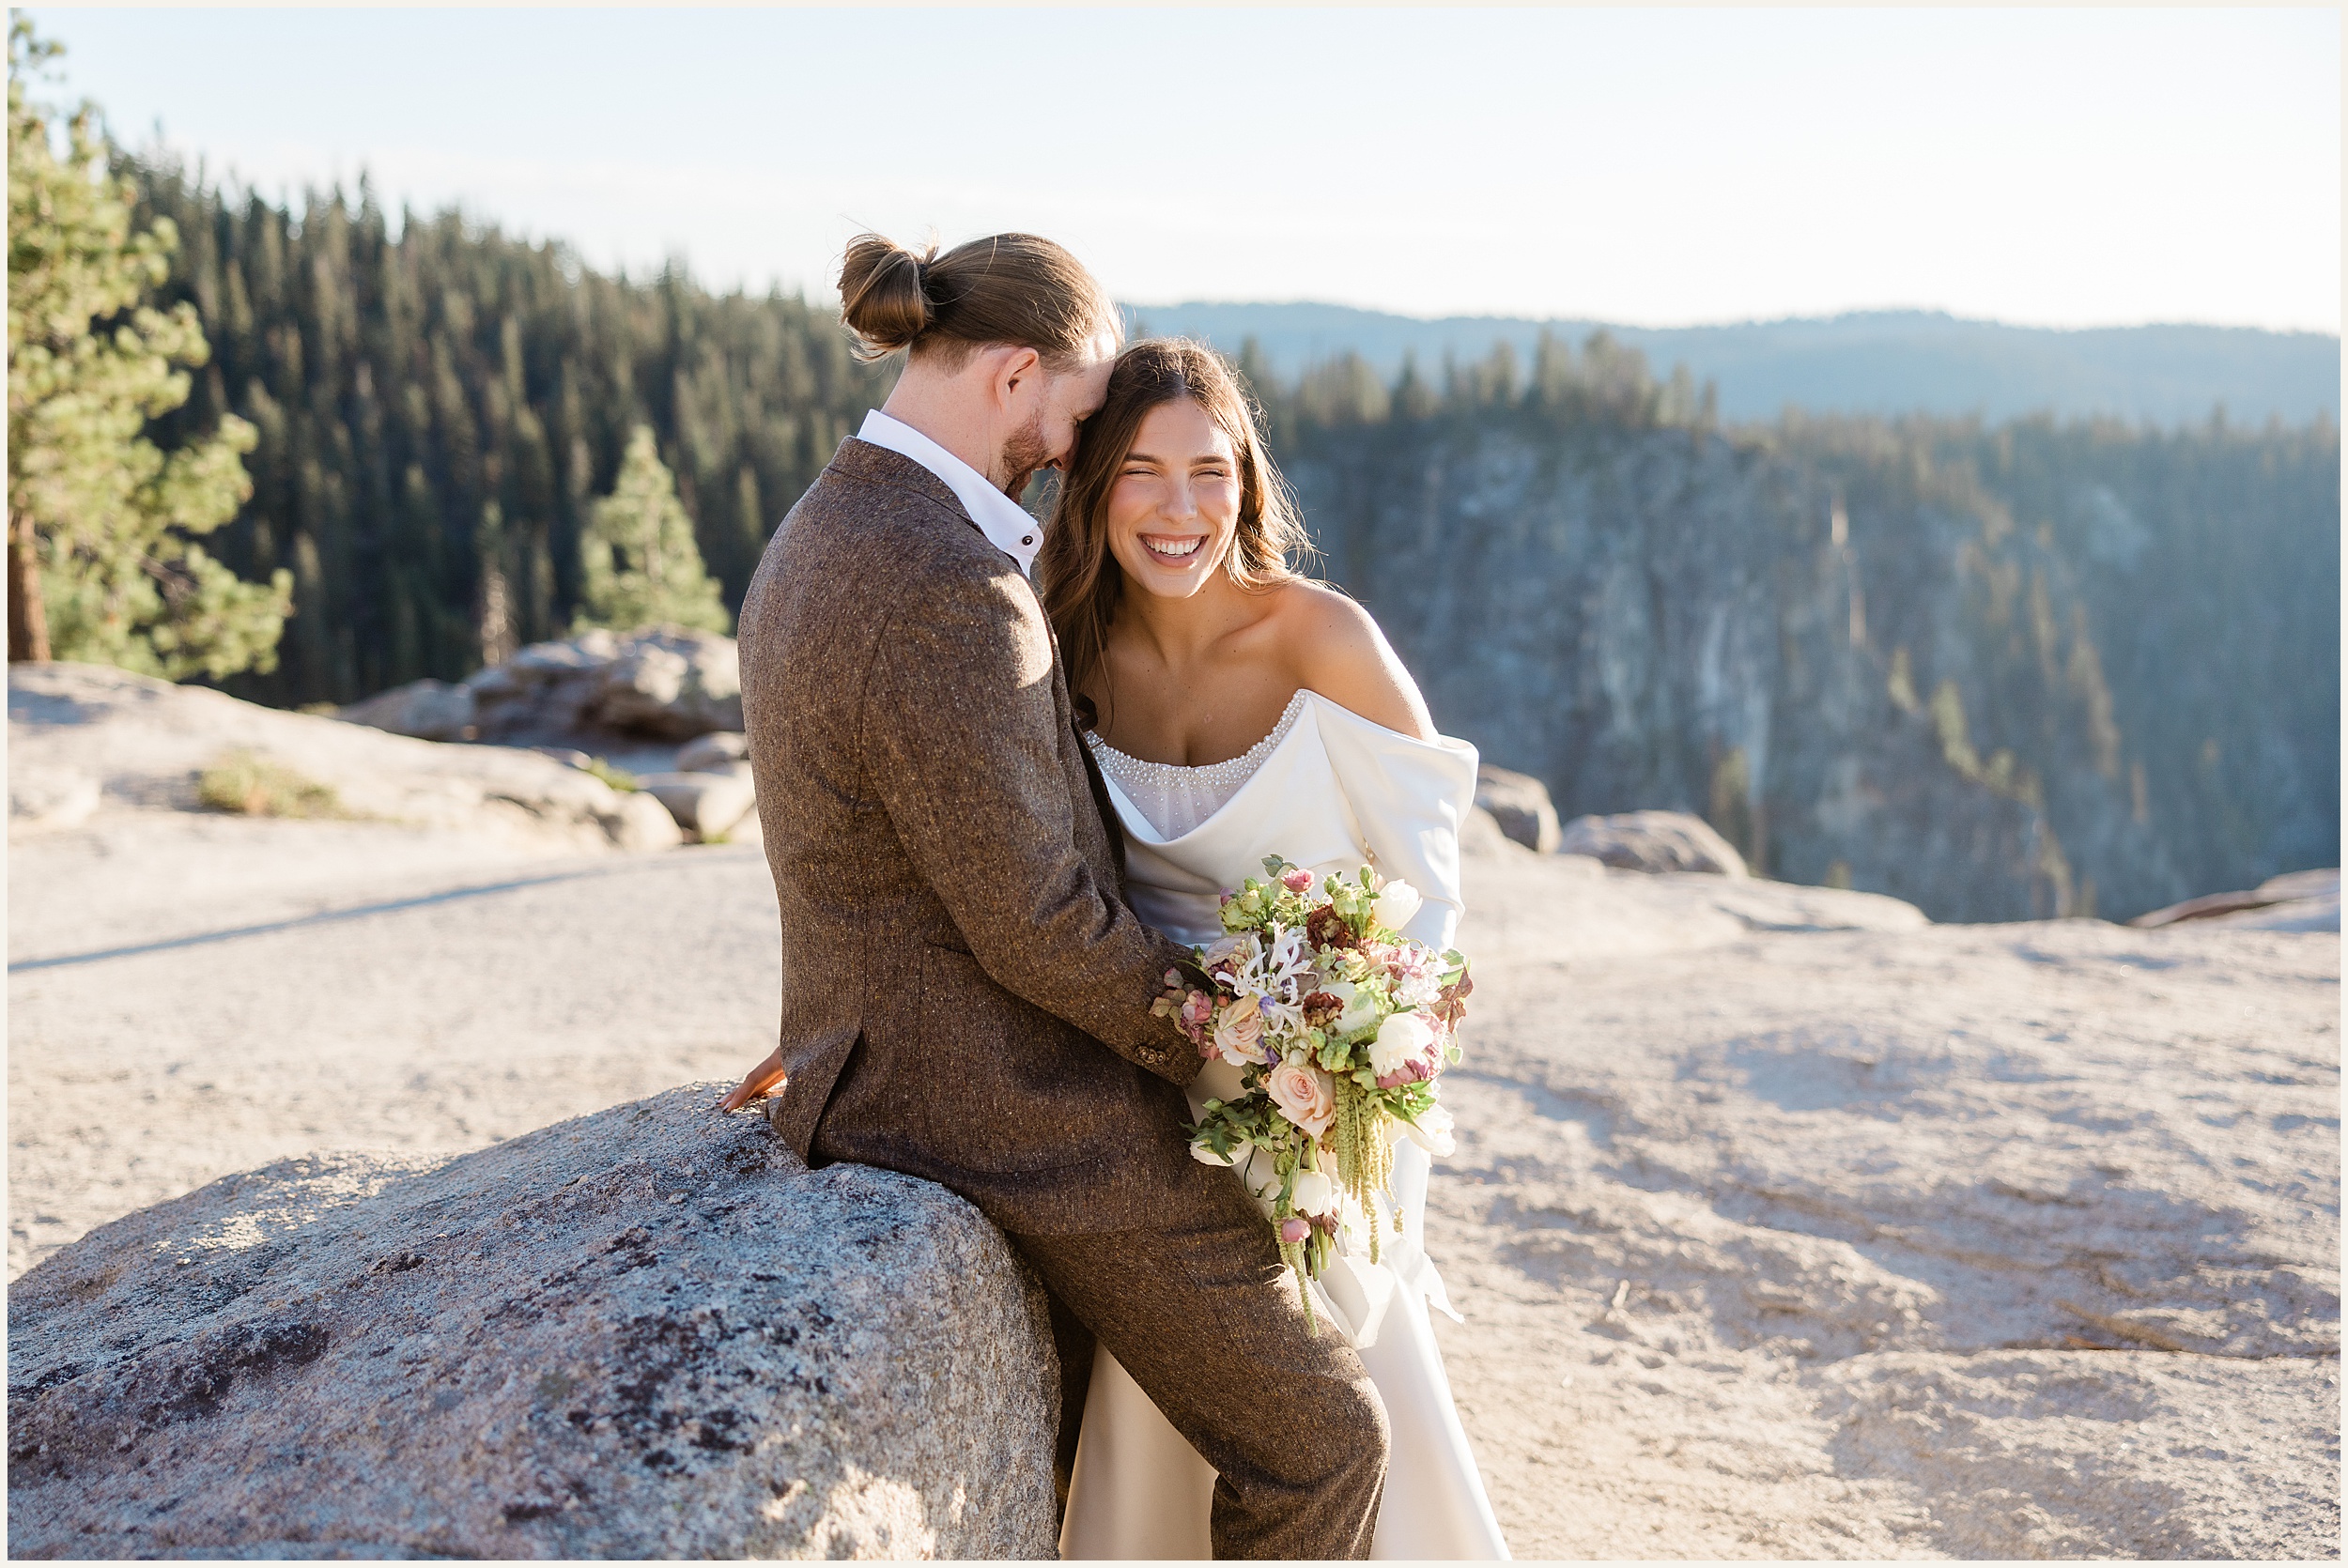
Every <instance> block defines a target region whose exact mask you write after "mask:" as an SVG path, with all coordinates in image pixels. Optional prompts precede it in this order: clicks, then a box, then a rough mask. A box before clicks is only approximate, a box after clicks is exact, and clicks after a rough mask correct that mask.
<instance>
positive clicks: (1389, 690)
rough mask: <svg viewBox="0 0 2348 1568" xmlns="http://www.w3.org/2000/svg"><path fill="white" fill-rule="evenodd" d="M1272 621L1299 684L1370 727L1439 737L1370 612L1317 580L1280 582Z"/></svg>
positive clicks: (1278, 648) (1277, 646) (1279, 649)
mask: <svg viewBox="0 0 2348 1568" xmlns="http://www.w3.org/2000/svg"><path fill="white" fill-rule="evenodd" d="M1273 592H1274V594H1275V595H1276V599H1275V602H1274V605H1273V607H1272V613H1271V614H1270V615H1269V616H1267V617H1266V620H1267V621H1268V622H1269V623H1270V624H1269V627H1268V628H1267V629H1269V630H1270V631H1271V633H1272V635H1273V642H1274V651H1275V654H1276V656H1277V657H1278V658H1279V660H1280V662H1281V663H1282V664H1283V665H1285V666H1286V667H1287V668H1288V669H1289V671H1290V674H1291V675H1292V676H1293V677H1294V678H1295V681H1296V684H1298V685H1300V686H1303V687H1305V688H1306V689H1307V690H1310V691H1316V692H1319V693H1320V694H1321V696H1323V697H1325V698H1327V699H1329V700H1330V701H1332V702H1335V703H1336V704H1337V706H1339V707H1341V708H1345V709H1347V710H1349V711H1351V712H1352V713H1356V714H1359V715H1361V716H1362V717H1364V718H1366V719H1367V720H1369V721H1370V722H1371V723H1372V724H1383V725H1384V726H1385V727H1386V728H1387V729H1389V730H1399V731H1400V732H1401V733H1403V734H1406V735H1416V736H1417V737H1419V738H1420V739H1421V740H1432V739H1434V736H1435V726H1434V721H1433V720H1432V719H1430V718H1429V716H1428V713H1427V702H1426V699H1424V698H1422V697H1421V696H1420V695H1419V690H1418V683H1417V682H1415V681H1413V680H1412V679H1411V672H1410V671H1409V670H1408V669H1404V668H1403V666H1402V661H1401V659H1400V658H1398V657H1397V656H1396V654H1395V651H1394V648H1393V645H1392V644H1390V643H1388V642H1387V641H1386V634H1385V633H1384V632H1383V631H1381V630H1379V628H1378V622H1377V620H1376V618H1375V617H1373V616H1372V615H1371V614H1370V613H1369V611H1367V610H1366V609H1364V608H1363V607H1361V606H1360V605H1358V604H1356V603H1355V602H1354V601H1353V600H1352V599H1350V598H1348V597H1346V595H1344V594H1342V593H1340V592H1337V591H1336V589H1334V588H1327V587H1324V586H1322V585H1321V584H1320V583H1317V582H1307V581H1305V580H1304V579H1302V578H1299V579H1296V580H1293V581H1290V582H1285V583H1282V584H1281V585H1280V586H1279V587H1278V588H1276V589H1274V590H1273Z"/></svg>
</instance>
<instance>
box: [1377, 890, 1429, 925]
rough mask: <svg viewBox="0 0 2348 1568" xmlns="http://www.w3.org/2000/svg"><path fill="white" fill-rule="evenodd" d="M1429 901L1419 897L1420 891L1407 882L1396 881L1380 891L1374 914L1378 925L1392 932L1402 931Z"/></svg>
mask: <svg viewBox="0 0 2348 1568" xmlns="http://www.w3.org/2000/svg"><path fill="white" fill-rule="evenodd" d="M1426 901H1427V900H1426V899H1422V898H1420V897H1419V896H1418V889H1417V888H1415V887H1413V886H1412V885H1411V884H1409V883H1407V882H1401V881H1395V882H1390V883H1388V884H1386V885H1385V886H1383V887H1382V888H1380V889H1379V890H1378V902H1377V905H1376V906H1375V911H1374V913H1375V914H1376V915H1377V918H1378V923H1379V924H1380V925H1382V926H1384V927H1386V928H1387V929H1388V930H1401V929H1402V928H1403V927H1404V926H1406V925H1408V924H1409V923H1410V919H1411V916H1412V915H1416V914H1417V913H1418V908H1419V905H1421V904H1423V903H1425V902H1426Z"/></svg>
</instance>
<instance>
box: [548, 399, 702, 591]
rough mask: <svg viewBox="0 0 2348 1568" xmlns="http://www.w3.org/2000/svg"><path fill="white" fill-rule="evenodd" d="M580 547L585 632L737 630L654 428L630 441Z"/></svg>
mask: <svg viewBox="0 0 2348 1568" xmlns="http://www.w3.org/2000/svg"><path fill="white" fill-rule="evenodd" d="M579 561H580V566H581V568H582V576H583V579H584V587H585V590H586V593H585V597H586V601H587V602H586V605H585V606H584V607H582V608H581V609H580V611H579V621H578V624H579V626H582V627H584V626H610V627H613V628H615V629H618V630H621V631H627V630H631V629H633V628H635V627H638V626H651V625H673V626H692V627H697V628H699V629H701V630H703V631H711V632H731V631H732V630H733V629H734V617H732V616H731V615H728V614H727V613H726V607H725V603H724V601H723V600H721V599H720V598H719V597H718V584H717V581H716V579H714V578H713V577H711V576H709V574H708V573H706V572H704V571H703V569H702V553H701V549H700V546H697V545H695V544H694V542H693V519H692V518H691V517H689V516H687V515H686V511H685V507H684V505H683V503H682V502H680V501H679V500H677V494H676V481H675V479H674V478H673V477H672V475H671V474H670V472H669V470H668V468H667V467H666V466H665V465H664V464H662V462H661V461H660V450H659V447H658V445H657V442H656V441H655V440H654V438H653V433H652V428H651V426H649V425H642V424H640V425H638V426H637V427H636V429H635V430H634V431H633V432H632V433H631V434H630V435H629V437H628V438H627V453H626V456H624V457H622V458H621V459H620V476H619V479H618V481H617V482H616V483H615V484H613V485H612V487H611V494H610V495H609V496H606V497H604V498H603V499H602V500H599V501H597V502H595V506H594V508H593V509H592V510H591V512H590V513H589V515H588V522H587V531H586V534H585V536H584V537H583V538H581V539H580V540H579Z"/></svg>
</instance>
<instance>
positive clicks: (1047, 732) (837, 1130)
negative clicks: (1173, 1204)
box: [741, 438, 1199, 1235]
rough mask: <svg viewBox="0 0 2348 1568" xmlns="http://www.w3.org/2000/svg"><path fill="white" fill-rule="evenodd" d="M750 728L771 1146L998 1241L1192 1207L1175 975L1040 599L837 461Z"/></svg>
mask: <svg viewBox="0 0 2348 1568" xmlns="http://www.w3.org/2000/svg"><path fill="white" fill-rule="evenodd" d="M741 648H742V713H743V718H744V720H745V724H746V728H747V730H748V731H749V753H750V766H751V769H752V771H753V773H754V774H755V776H756V779H757V785H758V800H759V815H760V817H761V819H762V822H763V826H764V829H765V839H766V860H767V864H768V867H769V868H770V869H772V871H773V872H774V878H775V893H776V897H777V898H778V899H780V904H781V910H782V974H783V981H782V1034H781V1042H782V1055H783V1060H784V1063H785V1066H786V1068H787V1070H788V1072H789V1075H790V1076H789V1079H788V1081H787V1083H786V1084H785V1085H784V1088H783V1091H782V1102H781V1105H780V1109H778V1110H777V1111H776V1113H775V1117H774V1119H775V1125H776V1127H777V1128H778V1129H779V1130H780V1131H781V1132H782V1134H783V1136H784V1137H785V1138H786V1139H788V1140H789V1142H790V1143H791V1145H792V1146H793V1147H794V1148H795V1149H796V1150H797V1151H798V1153H799V1154H800V1155H801V1156H802V1157H805V1156H807V1155H808V1154H809V1152H810V1150H811V1148H816V1147H818V1146H819V1145H820V1152H821V1153H822V1154H823V1155H824V1156H826V1157H828V1158H834V1159H845V1160H853V1161H857V1162H858V1163H862V1164H872V1165H881V1166H886V1167H888V1168H890V1169H893V1170H900V1171H907V1172H910V1173H912V1174H914V1175H916V1176H926V1177H929V1178H930V1179H932V1180H935V1181H938V1182H940V1183H943V1184H944V1185H945V1186H947V1187H949V1188H951V1189H953V1190H954V1191H958V1192H961V1193H962V1194H964V1195H965V1196H966V1197H968V1198H969V1199H970V1200H971V1201H972V1202H974V1203H976V1204H977V1205H978V1206H979V1207H980V1208H981V1210H983V1211H984V1212H985V1213H986V1214H987V1215H988V1216H989V1217H990V1218H992V1219H994V1220H995V1221H996V1222H997V1223H999V1224H1001V1225H1002V1226H1003V1227H1004V1228H1005V1229H1007V1230H1011V1231H1013V1232H1026V1233H1029V1234H1035V1235H1065V1234H1073V1233H1077V1232H1091V1231H1107V1230H1116V1229H1121V1228H1125V1227H1128V1226H1132V1225H1135V1224H1138V1223H1142V1222H1145V1221H1146V1220H1147V1219H1148V1218H1150V1217H1151V1215H1152V1213H1153V1211H1156V1210H1158V1209H1160V1208H1161V1207H1162V1206H1163V1205H1164V1204H1165V1203H1166V1201H1168V1200H1169V1199H1172V1198H1173V1197H1174V1194H1176V1193H1177V1192H1178V1191H1182V1192H1187V1191H1190V1189H1189V1186H1188V1184H1187V1183H1185V1182H1184V1181H1183V1180H1182V1177H1183V1176H1185V1174H1186V1173H1185V1171H1184V1167H1185V1166H1186V1165H1187V1164H1188V1163H1189V1152H1188V1148H1187V1145H1186V1143H1185V1141H1184V1139H1183V1137H1182V1130H1181V1124H1182V1121H1183V1119H1184V1118H1185V1116H1186V1115H1187V1111H1188V1108H1187V1106H1186V1105H1185V1104H1184V1102H1183V1100H1182V1096H1181V1094H1180V1093H1179V1092H1178V1087H1177V1086H1178V1085H1180V1084H1184V1083H1187V1082H1188V1081H1189V1080H1190V1079H1191V1078H1193V1077H1194V1076H1196V1075H1197V1071H1198V1068H1199V1058H1198V1053H1197V1050H1196V1048H1194V1047H1193V1046H1192V1045H1191V1043H1190V1042H1189V1040H1187V1039H1186V1038H1183V1036H1182V1034H1181V1033H1180V1032H1179V1031H1178V1030H1177V1029H1176V1028H1175V1027H1174V1025H1173V1024H1172V1023H1171V1022H1167V1021H1166V1020H1161V1019H1158V1018H1153V1017H1152V1016H1151V1012H1150V1004H1151V1001H1152V1000H1153V999H1154V998H1155V997H1156V996H1157V995H1158V994H1159V992H1161V991H1162V990H1163V982H1164V977H1165V974H1166V970H1167V969H1168V968H1170V967H1173V966H1175V965H1176V964H1178V963H1181V962H1186V961H1188V960H1189V958H1190V954H1189V951H1188V949H1186V948H1183V947H1182V946H1180V945H1177V944H1175V943H1174V942H1172V941H1170V940H1169V939H1167V938H1166V937H1164V936H1161V935H1159V934H1158V933H1157V932H1155V931H1153V930H1150V929H1149V928H1147V927H1145V926H1143V925H1142V924H1141V922H1140V921H1139V920H1138V919H1136V918H1135V915H1134V914H1133V912H1132V911H1131V910H1130V909H1128V908H1127V907H1126V906H1125V903H1124V901H1123V899H1121V898H1120V888H1121V874H1120V848H1119V843H1118V840H1117V839H1116V838H1113V837H1112V835H1111V833H1110V831H1109V830H1108V828H1107V827H1106V826H1105V825H1104V822H1103V815H1102V810H1101V786H1100V783H1099V777H1098V774H1097V772H1096V769H1095V765H1094V763H1093V761H1092V758H1091V755H1090V753H1089V750H1088V749H1087V747H1086V746H1085V744H1084V742H1083V740H1082V738H1081V737H1080V736H1079V735H1078V734H1077V732H1076V729H1075V726H1074V719H1073V715H1072V711H1071V708H1070V705H1069V699H1068V684H1067V681H1066V679H1065V678H1064V676H1063V675H1062V673H1061V669H1060V663H1059V655H1058V644H1057V642H1056V641H1055V639H1054V638H1053V636H1052V632H1051V626H1050V623H1048V622H1047V621H1046V620H1045V619H1044V616H1043V607H1042V606H1041V604H1040V603H1039V602H1038V600H1037V598H1036V594H1035V591H1034V590H1033V588H1031V587H1030V586H1029V584H1028V582H1027V578H1026V577H1025V576H1022V575H1021V573H1020V571H1019V568H1018V566H1017V565H1016V564H1015V563H1014V562H1013V561H1012V560H1011V559H1010V558H1009V557H1007V556H1005V555H1004V554H1003V553H1002V552H1001V551H1000V550H998V549H996V547H995V546H993V545H992V544H990V543H988V541H987V539H986V537H985V535H983V534H981V532H980V531H979V530H978V528H977V525H975V524H974V523H972V522H971V521H970V518H969V515H967V514H966V513H965V511H964V510H963V508H962V505H961V503H960V502H959V501H957V500H955V499H954V496H953V492H952V491H950V490H949V489H948V488H947V487H946V486H945V484H943V483H941V482H940V481H939V480H938V479H937V478H936V476H935V475H934V474H932V473H931V472H929V470H928V469H924V468H922V467H921V466H920V465H919V464H918V463H916V462H914V461H913V460H912V459H910V458H908V457H904V456H901V455H899V454H898V453H893V452H890V451H888V450H887V449H886V448H882V447H876V446H873V445H872V444H870V443H868V442H865V441H860V440H856V439H854V438H850V439H848V440H846V441H843V442H842V444H841V447H840V451H839V453H837V454H836V455H835V456H834V457H833V458H832V461H831V464H830V466H829V467H828V468H826V469H825V470H824V472H823V473H822V475H821V476H820V477H818V478H817V480H816V481H815V484H814V485H813V486H812V487H811V488H810V489H809V491H808V492H807V494H806V495H805V496H804V497H802V498H801V499H800V500H799V503H798V505H796V506H795V507H793V508H792V509H791V515H789V516H788V517H786V518H785V519H783V524H782V527H781V528H780V530H778V531H777V532H776V535H775V537H774V539H773V540H772V541H771V542H770V543H769V545H768V546H767V548H766V554H765V560H764V561H761V563H760V565H759V569H758V574H757V576H756V577H755V578H754V579H753V580H752V582H751V584H750V589H749V595H748V596H747V597H746V598H745V600H744V601H743V606H742V622H741Z"/></svg>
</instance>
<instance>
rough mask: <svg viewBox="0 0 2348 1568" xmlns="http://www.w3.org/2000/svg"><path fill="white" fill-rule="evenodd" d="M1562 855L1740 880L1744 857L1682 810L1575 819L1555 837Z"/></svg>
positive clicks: (1743, 873) (1619, 866)
mask: <svg viewBox="0 0 2348 1568" xmlns="http://www.w3.org/2000/svg"><path fill="white" fill-rule="evenodd" d="M1557 852H1558V853H1560V854H1586V855H1588V856H1590V857H1591V858H1592V859H1594V860H1601V861H1604V862H1605V863H1606V864H1607V865H1609V866H1612V867H1614V868H1615V869H1618V870H1624V871H1710V872H1713V873H1715V874H1717V875H1720V876H1726V877H1741V876H1746V875H1749V874H1750V873H1749V872H1748V871H1747V870H1746V869H1745V857H1744V856H1743V855H1741V854H1738V853H1737V847H1736V846H1735V845H1734V844H1731V843H1730V842H1729V841H1728V840H1727V839H1725V838H1722V837H1721V836H1720V835H1719V834H1718V833H1716V832H1714V831H1713V830H1712V824H1711V823H1709V822H1706V821H1705V820H1704V819H1703V818H1701V817H1691V816H1690V815H1689V814H1688V813H1687V812H1685V811H1625V812H1622V813H1620V814H1618V815H1616V816H1612V817H1576V818H1575V819H1574V820H1573V821H1571V822H1568V823H1567V824H1566V828H1565V832H1564V833H1563V834H1562V835H1561V836H1560V837H1559V839H1558V843H1557Z"/></svg>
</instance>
